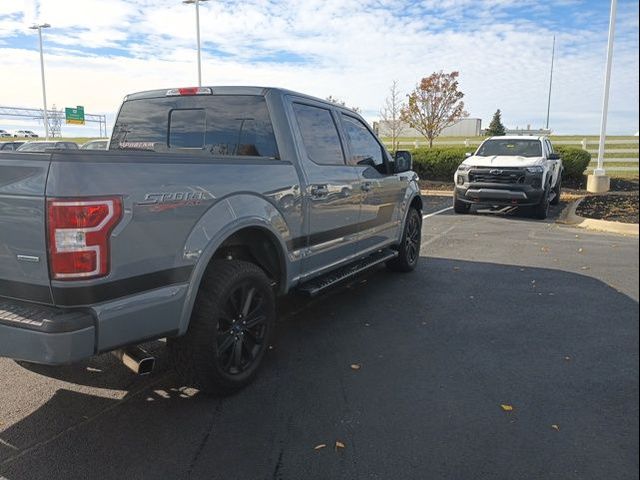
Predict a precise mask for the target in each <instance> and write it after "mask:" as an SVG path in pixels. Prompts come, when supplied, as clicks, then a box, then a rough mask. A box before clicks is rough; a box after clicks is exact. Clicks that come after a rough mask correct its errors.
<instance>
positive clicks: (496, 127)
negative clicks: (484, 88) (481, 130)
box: [487, 109, 506, 137]
mask: <svg viewBox="0 0 640 480" xmlns="http://www.w3.org/2000/svg"><path fill="white" fill-rule="evenodd" d="M505 134H506V132H505V129H504V125H503V124H502V112H501V111H500V109H498V110H496V113H494V114H493V119H492V120H491V123H490V124H489V128H488V129H487V136H489V137H501V136H502V135H505Z"/></svg>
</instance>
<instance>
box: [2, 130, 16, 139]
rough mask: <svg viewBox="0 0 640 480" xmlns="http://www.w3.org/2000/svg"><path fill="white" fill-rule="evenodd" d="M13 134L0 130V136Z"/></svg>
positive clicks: (4, 136) (5, 136)
mask: <svg viewBox="0 0 640 480" xmlns="http://www.w3.org/2000/svg"><path fill="white" fill-rule="evenodd" d="M12 136H13V135H11V134H10V133H9V132H7V131H6V130H0V138H7V137H12Z"/></svg>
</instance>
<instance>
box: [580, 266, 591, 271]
mask: <svg viewBox="0 0 640 480" xmlns="http://www.w3.org/2000/svg"><path fill="white" fill-rule="evenodd" d="M580 270H591V267H587V266H586V265H584V266H582V267H580Z"/></svg>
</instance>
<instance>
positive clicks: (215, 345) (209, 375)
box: [168, 260, 275, 396]
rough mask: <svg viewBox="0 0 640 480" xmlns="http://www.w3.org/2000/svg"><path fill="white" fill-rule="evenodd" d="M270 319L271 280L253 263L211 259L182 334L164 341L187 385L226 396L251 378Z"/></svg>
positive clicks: (272, 313)
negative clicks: (189, 319)
mask: <svg viewBox="0 0 640 480" xmlns="http://www.w3.org/2000/svg"><path fill="white" fill-rule="evenodd" d="M274 323H275V299H274V293H273V290H272V288H271V285H270V281H269V279H268V278H267V276H266V275H265V273H264V272H263V271H262V269H260V268H259V267H257V266H256V265H254V264H252V263H249V262H244V261H239V260H215V261H213V262H212V263H211V264H210V265H209V267H208V268H207V271H206V272H205V274H204V278H203V280H202V284H201V285H200V289H199V291H198V294H197V297H196V301H195V305H194V309H193V313H192V315H191V321H190V324H189V329H188V330H187V333H186V334H185V335H184V336H182V337H178V338H173V339H170V340H169V342H168V347H169V355H170V358H171V361H172V363H173V366H174V368H175V370H176V372H177V373H178V374H179V375H180V376H181V377H182V379H183V380H184V381H186V382H188V383H187V384H188V385H189V386H194V387H196V388H198V389H200V390H201V391H203V392H205V393H209V394H213V395H218V396H224V395H229V394H231V393H233V392H235V391H237V390H239V389H241V388H242V387H244V386H245V385H247V384H248V383H250V382H251V380H253V378H254V376H255V374H256V372H257V371H258V368H259V367H260V363H261V362H262V359H263V357H264V354H265V351H266V350H267V348H268V346H269V341H270V338H271V334H272V331H273V325H274Z"/></svg>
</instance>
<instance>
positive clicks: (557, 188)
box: [551, 175, 562, 205]
mask: <svg viewBox="0 0 640 480" xmlns="http://www.w3.org/2000/svg"><path fill="white" fill-rule="evenodd" d="M553 193H554V196H553V200H551V205H558V204H559V203H560V194H561V193H562V176H560V175H558V180H557V181H556V186H555V187H553Z"/></svg>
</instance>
